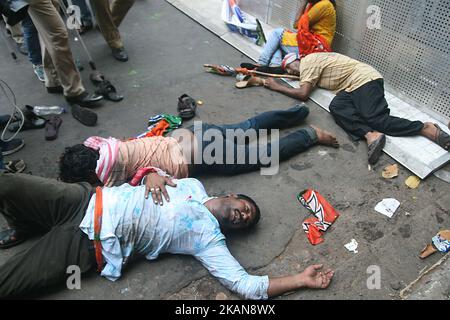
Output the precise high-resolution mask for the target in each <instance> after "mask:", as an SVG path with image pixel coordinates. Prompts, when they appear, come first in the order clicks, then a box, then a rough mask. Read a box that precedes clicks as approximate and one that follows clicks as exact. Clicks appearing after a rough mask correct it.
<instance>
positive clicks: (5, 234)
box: [0, 228, 26, 249]
mask: <svg viewBox="0 0 450 320" xmlns="http://www.w3.org/2000/svg"><path fill="white" fill-rule="evenodd" d="M25 240H26V239H25V237H20V236H19V232H18V230H17V229H12V228H11V229H6V230H3V231H0V249H8V248H11V247H14V246H16V245H18V244H21V243H22V242H24V241H25Z"/></svg>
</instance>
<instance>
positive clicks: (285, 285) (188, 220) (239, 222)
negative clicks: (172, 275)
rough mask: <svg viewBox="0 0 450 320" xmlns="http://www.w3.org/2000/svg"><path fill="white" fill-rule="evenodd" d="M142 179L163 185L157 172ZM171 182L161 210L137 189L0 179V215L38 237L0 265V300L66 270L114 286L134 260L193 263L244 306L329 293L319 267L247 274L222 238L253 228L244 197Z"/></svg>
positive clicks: (37, 287)
mask: <svg viewBox="0 0 450 320" xmlns="http://www.w3.org/2000/svg"><path fill="white" fill-rule="evenodd" d="M149 177H151V178H152V180H156V179H160V180H164V179H168V178H166V177H162V176H159V175H158V174H157V173H151V174H150V175H149ZM171 183H175V184H176V187H168V188H167V192H168V195H169V197H170V202H167V203H165V204H164V206H160V205H158V204H155V203H154V202H153V201H150V200H145V199H144V193H145V186H143V185H140V186H137V187H132V186H130V185H129V184H124V185H122V186H120V187H112V188H107V187H105V188H103V189H101V188H97V189H96V191H95V192H94V189H93V188H92V187H91V185H90V184H88V183H86V182H83V183H72V184H68V183H64V182H60V181H56V180H51V179H46V178H41V177H36V176H30V175H24V174H10V173H4V172H0V211H1V212H2V213H3V214H4V216H5V218H6V219H7V220H8V222H10V223H13V224H14V225H15V226H17V227H18V230H20V231H21V232H23V233H29V232H31V231H32V230H33V231H35V230H39V231H40V232H41V233H43V234H44V235H43V237H42V238H41V239H39V240H38V241H37V242H36V243H35V244H34V245H33V246H32V247H30V248H29V249H28V250H26V251H25V252H22V253H19V254H18V255H16V256H13V257H12V258H10V259H9V260H8V261H7V262H6V263H5V264H3V265H2V266H0V297H1V298H5V297H12V296H24V295H26V294H29V293H32V292H39V291H42V290H43V289H44V288H46V287H48V286H51V285H55V284H58V283H64V281H66V279H67V276H68V275H67V273H66V270H67V267H68V266H71V265H76V266H79V268H80V270H81V272H82V273H84V272H86V271H88V270H90V269H92V268H93V267H97V269H98V270H99V271H101V275H102V276H104V277H106V278H108V279H110V280H113V281H114V280H116V279H118V278H120V277H121V276H122V273H123V272H124V269H125V268H126V266H127V265H128V263H129V262H130V260H132V259H133V258H137V257H145V258H146V259H148V260H154V259H156V258H157V257H158V256H159V255H160V254H161V253H173V254H186V255H192V256H194V257H195V258H196V259H197V260H198V261H200V262H201V263H202V265H203V266H205V267H206V268H207V269H208V270H209V272H210V273H211V274H212V275H213V276H215V277H216V278H217V279H218V280H219V281H220V282H221V283H222V284H223V285H224V286H225V287H227V288H228V289H229V290H231V291H233V292H236V293H238V294H240V295H241V296H243V297H245V298H248V299H267V298H268V297H272V296H276V295H280V294H283V293H285V292H288V291H292V290H296V289H299V288H303V287H307V288H326V287H328V285H329V283H330V281H331V279H332V277H333V271H331V270H328V271H326V272H321V271H320V269H321V268H322V266H321V265H313V266H310V267H308V268H307V269H306V270H305V271H303V272H302V273H299V274H296V275H292V276H286V277H280V278H270V277H268V276H254V275H249V274H248V273H247V272H246V271H245V270H244V269H243V268H242V266H241V265H240V264H239V263H238V261H236V259H234V258H233V256H232V255H231V253H230V252H229V251H228V249H227V245H226V242H225V236H224V233H225V232H227V231H229V230H242V231H248V230H250V228H251V227H253V226H255V225H256V224H257V223H258V221H259V219H260V210H259V208H258V206H257V205H256V203H255V202H254V201H253V200H252V199H250V198H249V197H247V196H244V195H236V194H230V195H228V196H222V197H210V196H208V195H207V193H206V191H205V189H204V188H203V185H202V184H201V183H200V182H199V181H198V180H196V179H192V178H189V179H180V180H174V181H173V182H171ZM99 221H100V222H99ZM94 240H96V241H94Z"/></svg>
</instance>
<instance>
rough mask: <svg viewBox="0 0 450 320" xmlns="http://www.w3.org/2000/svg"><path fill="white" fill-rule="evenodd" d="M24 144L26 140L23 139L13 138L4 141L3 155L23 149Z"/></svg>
mask: <svg viewBox="0 0 450 320" xmlns="http://www.w3.org/2000/svg"><path fill="white" fill-rule="evenodd" d="M24 145H25V142H24V141H23V139H12V140H11V141H9V142H4V143H3V144H2V147H1V150H2V156H8V155H10V154H13V153H15V152H17V151H19V150H20V149H22V148H23V146H24Z"/></svg>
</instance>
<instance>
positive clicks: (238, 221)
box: [219, 194, 256, 230]
mask: <svg viewBox="0 0 450 320" xmlns="http://www.w3.org/2000/svg"><path fill="white" fill-rule="evenodd" d="M221 200H222V204H221V206H222V208H221V210H220V217H219V223H220V225H221V226H223V227H225V228H227V229H232V230H237V229H243V228H246V227H248V226H249V225H250V224H251V223H252V222H253V220H254V219H255V215H256V208H255V207H254V206H253V205H252V204H251V203H250V202H248V201H247V200H244V199H239V198H238V197H237V195H235V194H231V195H229V196H226V197H224V198H222V199H221Z"/></svg>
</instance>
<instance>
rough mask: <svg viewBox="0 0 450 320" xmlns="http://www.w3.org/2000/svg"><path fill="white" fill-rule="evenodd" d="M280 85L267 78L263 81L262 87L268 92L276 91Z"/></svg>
mask: <svg viewBox="0 0 450 320" xmlns="http://www.w3.org/2000/svg"><path fill="white" fill-rule="evenodd" d="M281 86H282V85H281V84H279V83H278V82H277V81H276V80H275V79H274V78H267V79H266V80H265V81H264V87H266V88H267V89H270V90H276V89H277V88H279V87H281Z"/></svg>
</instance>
